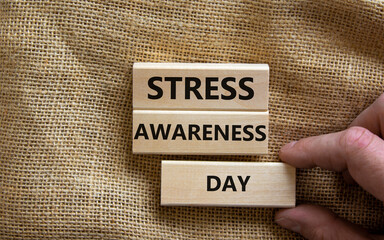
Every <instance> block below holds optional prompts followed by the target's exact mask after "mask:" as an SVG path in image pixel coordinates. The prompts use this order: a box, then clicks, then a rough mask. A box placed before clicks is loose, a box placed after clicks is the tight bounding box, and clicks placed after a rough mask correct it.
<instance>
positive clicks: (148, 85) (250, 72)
mask: <svg viewBox="0 0 384 240" xmlns="http://www.w3.org/2000/svg"><path fill="white" fill-rule="evenodd" d="M268 84H269V67H268V65H267V64H220V63H217V64H215V63H135V64H134V65H133V108H134V109H161V110H208V109H209V110H248V111H249V110H251V111H267V110H268V97H269V91H268Z"/></svg>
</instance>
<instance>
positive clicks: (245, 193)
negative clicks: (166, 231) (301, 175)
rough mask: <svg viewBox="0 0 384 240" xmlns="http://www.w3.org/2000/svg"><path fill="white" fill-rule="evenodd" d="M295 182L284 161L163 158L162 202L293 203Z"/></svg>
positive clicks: (176, 203) (215, 203)
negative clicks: (200, 160)
mask: <svg viewBox="0 0 384 240" xmlns="http://www.w3.org/2000/svg"><path fill="white" fill-rule="evenodd" d="M295 182H296V170H295V168H293V167H291V166H289V165H287V164H285V163H266V162H257V163H256V162H197V161H162V164H161V205H164V206H228V207H229V206H237V207H294V206H295V187H296V186H295V185H296V183H295Z"/></svg>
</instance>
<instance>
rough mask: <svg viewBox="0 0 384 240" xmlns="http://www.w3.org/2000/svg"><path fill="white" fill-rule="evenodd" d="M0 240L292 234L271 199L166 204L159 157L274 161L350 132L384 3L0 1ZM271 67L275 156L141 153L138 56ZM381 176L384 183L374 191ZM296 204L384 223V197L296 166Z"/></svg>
mask: <svg viewBox="0 0 384 240" xmlns="http://www.w3.org/2000/svg"><path fill="white" fill-rule="evenodd" d="M0 11H1V24H0V37H1V38H0V57H1V60H0V69H1V70H0V238H1V239H61V238H66V239H152V238H159V239H296V238H298V237H299V236H298V235H296V234H293V233H290V232H288V231H286V230H283V229H282V228H280V227H279V226H278V225H276V224H274V222H273V218H274V213H275V212H276V209H270V208H214V207H202V208H199V207H160V205H159V199H160V161H161V159H167V158H168V159H169V158H171V159H183V160H190V159H198V160H210V161H279V158H278V151H279V149H280V147H281V146H282V145H283V144H285V143H287V142H289V141H291V140H297V139H299V138H302V137H306V136H311V135H318V134H323V133H329V132H334V131H338V130H342V129H344V128H346V127H347V126H348V124H349V123H350V122H351V121H352V120H353V119H354V118H355V117H356V116H357V115H358V114H359V113H360V112H361V111H362V110H363V109H364V108H366V107H367V106H369V105H370V104H371V103H372V102H373V101H374V99H375V98H377V97H378V96H379V95H380V94H381V93H382V92H383V90H384V87H383V81H384V78H383V72H384V67H383V62H384V55H383V54H384V4H383V2H372V1H365V0H358V1H343V0H320V1H315V0H304V1H269V0H265V1H205V0H202V1H182V0H180V1H150V0H148V1H139V0H134V1H120V0H113V1H101V0H94V1H78V0H72V1H70V0H65V1H34V0H27V1H13V0H12V1H11V0H3V1H0ZM138 61H140V62H223V63H232V62H233V63H268V64H269V65H270V69H271V74H270V106H269V108H270V149H269V151H270V154H269V155H267V156H263V157H257V156H166V155H133V154H132V151H131V147H132V141H131V138H132V132H131V123H132V99H131V96H132V64H133V62H138ZM378 187H383V186H378ZM297 203H298V204H301V203H315V204H320V205H323V206H326V207H329V208H331V209H332V210H334V211H335V212H336V213H337V214H339V215H341V216H343V217H345V218H347V219H349V220H351V221H353V222H355V223H357V224H360V225H362V226H363V227H366V228H368V229H369V230H371V231H374V232H380V231H381V230H382V229H383V227H384V214H383V213H384V211H383V205H382V203H381V202H379V201H378V200H376V199H374V198H373V197H372V196H370V195H369V194H368V193H366V192H365V191H364V190H362V189H361V188H360V187H358V186H349V185H346V184H345V183H344V182H343V180H342V177H341V175H340V174H338V173H333V172H330V171H326V170H320V169H313V170H298V173H297Z"/></svg>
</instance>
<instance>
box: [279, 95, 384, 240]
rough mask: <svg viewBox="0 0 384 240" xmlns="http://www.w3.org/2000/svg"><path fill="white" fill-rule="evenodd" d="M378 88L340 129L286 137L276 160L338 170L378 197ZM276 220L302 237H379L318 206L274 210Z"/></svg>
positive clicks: (382, 181)
mask: <svg viewBox="0 0 384 240" xmlns="http://www.w3.org/2000/svg"><path fill="white" fill-rule="evenodd" d="M383 136H384V94H382V95H381V96H380V97H379V98H378V99H377V100H376V101H375V102H374V103H373V104H372V105H371V106H369V107H368V108H367V109H365V110H364V111H363V112H362V113H361V114H360V115H359V116H358V117H357V118H356V119H355V120H354V121H353V122H352V123H351V125H350V127H349V128H348V129H346V130H344V131H341V132H337V133H330V134H325V135H321V136H316V137H308V138H304V139H301V140H299V141H297V142H291V143H289V144H287V145H285V146H284V147H283V148H282V149H281V150H280V158H281V160H282V161H284V162H286V163H288V164H290V165H292V166H294V167H297V168H313V167H316V166H318V167H321V168H325V169H328V170H333V171H337V172H342V173H343V176H344V179H345V180H346V181H347V182H353V181H355V182H356V183H358V184H359V185H360V186H361V187H363V188H364V189H365V190H367V191H368V192H370V193H371V194H372V195H373V196H375V197H376V198H378V199H379V200H381V201H384V141H383V139H382V138H381V137H383ZM275 221H276V223H278V224H279V225H281V226H282V227H284V228H287V229H290V230H292V231H294V232H297V233H300V234H301V235H303V236H304V237H305V238H308V239H384V236H378V235H372V234H369V233H368V232H367V231H366V230H364V229H363V228H361V227H359V226H356V225H355V224H352V223H350V222H348V221H346V220H344V219H342V218H340V217H338V216H337V215H336V214H334V213H332V212H331V211H330V210H328V209H325V208H323V207H319V206H312V205H300V206H298V207H296V208H292V209H285V210H280V211H279V212H277V214H276V217H275Z"/></svg>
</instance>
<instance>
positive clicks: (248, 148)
mask: <svg viewBox="0 0 384 240" xmlns="http://www.w3.org/2000/svg"><path fill="white" fill-rule="evenodd" d="M133 152H134V153H152V154H159V153H162V154H217V155H225V154H248V155H252V154H266V153H268V112H239V111H163V110H133Z"/></svg>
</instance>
